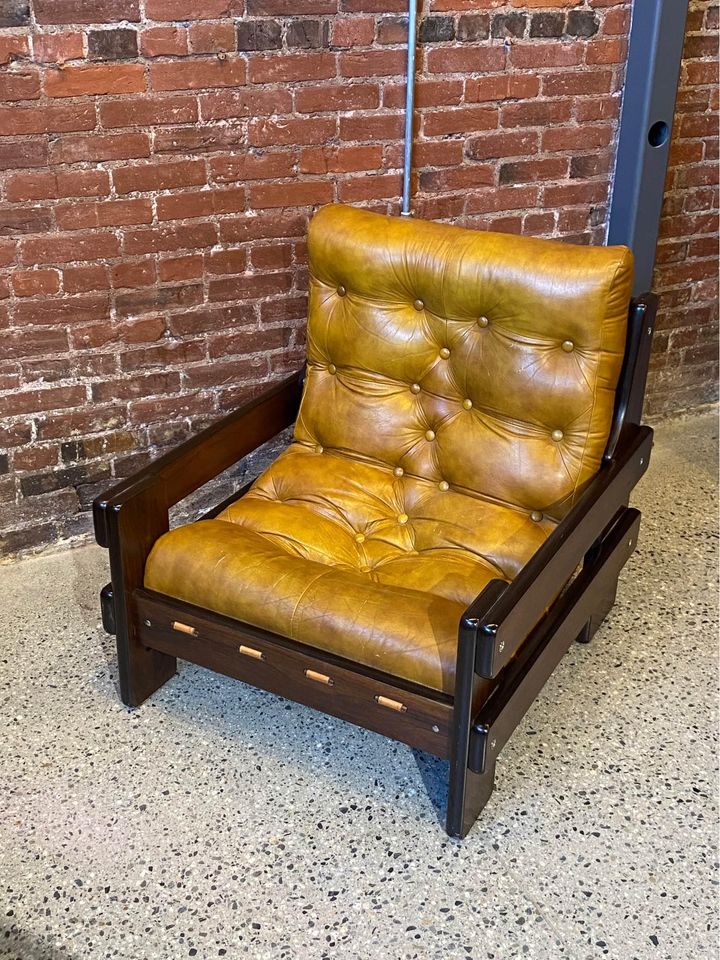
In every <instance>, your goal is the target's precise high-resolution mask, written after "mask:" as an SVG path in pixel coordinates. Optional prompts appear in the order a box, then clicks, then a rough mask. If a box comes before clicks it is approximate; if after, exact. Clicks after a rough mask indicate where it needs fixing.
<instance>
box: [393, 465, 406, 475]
mask: <svg viewBox="0 0 720 960" xmlns="http://www.w3.org/2000/svg"><path fill="white" fill-rule="evenodd" d="M393 473H394V474H395V476H396V477H402V475H403V474H404V473H405V471H404V470H403V468H402V467H395V469H394V470H393Z"/></svg>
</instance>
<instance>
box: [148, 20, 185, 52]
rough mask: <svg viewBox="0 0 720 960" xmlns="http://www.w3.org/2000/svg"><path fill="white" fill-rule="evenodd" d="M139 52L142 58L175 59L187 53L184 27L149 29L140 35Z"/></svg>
mask: <svg viewBox="0 0 720 960" xmlns="http://www.w3.org/2000/svg"><path fill="white" fill-rule="evenodd" d="M140 52H141V53H142V55H143V56H144V57H177V56H182V55H183V54H186V53H187V52H188V31H187V30H186V29H185V27H178V26H173V27H150V28H149V29H147V30H143V31H142V33H141V34H140Z"/></svg>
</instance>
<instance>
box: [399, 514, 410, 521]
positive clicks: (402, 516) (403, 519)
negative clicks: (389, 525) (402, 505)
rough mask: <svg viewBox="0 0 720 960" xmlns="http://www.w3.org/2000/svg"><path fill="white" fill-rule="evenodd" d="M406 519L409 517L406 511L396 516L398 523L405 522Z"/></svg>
mask: <svg viewBox="0 0 720 960" xmlns="http://www.w3.org/2000/svg"><path fill="white" fill-rule="evenodd" d="M408 519H409V518H408V515H407V514H406V513H401V514H400V516H399V517H398V523H407V522H408Z"/></svg>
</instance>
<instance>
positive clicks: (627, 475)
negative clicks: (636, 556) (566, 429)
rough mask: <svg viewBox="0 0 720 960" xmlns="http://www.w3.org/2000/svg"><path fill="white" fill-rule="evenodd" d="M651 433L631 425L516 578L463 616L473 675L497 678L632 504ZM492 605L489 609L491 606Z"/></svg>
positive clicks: (495, 587)
mask: <svg viewBox="0 0 720 960" xmlns="http://www.w3.org/2000/svg"><path fill="white" fill-rule="evenodd" d="M652 438H653V432H652V430H651V429H650V428H649V427H645V426H642V427H639V426H635V425H632V424H630V425H627V426H626V427H625V428H624V430H623V432H622V435H621V437H620V439H619V441H618V443H617V447H616V449H615V453H614V456H613V458H612V459H611V460H609V461H606V462H605V463H603V465H602V467H601V468H600V471H599V472H598V473H597V475H596V476H595V477H594V478H593V480H592V481H591V482H590V483H589V484H588V486H587V487H586V489H585V490H584V491H583V493H582V495H581V496H580V498H579V499H578V501H577V502H576V503H575V505H574V506H573V507H572V509H571V510H570V511H569V513H568V514H567V516H565V517H564V519H563V520H561V522H560V523H559V524H558V525H557V527H556V528H555V530H553V532H552V533H551V534H550V536H549V537H548V538H547V540H546V541H545V542H544V543H543V545H542V546H541V547H540V549H539V550H538V551H537V552H536V553H535V554H534V556H533V557H532V558H531V559H530V560H529V562H528V563H527V564H526V565H525V566H524V567H523V569H522V570H521V571H520V573H519V574H518V575H517V577H516V578H515V579H514V580H513V581H512V583H509V584H507V585H505V584H504V583H503V581H495V580H493V581H491V583H489V584H488V585H487V586H486V587H485V589H484V590H483V591H482V593H480V594H479V596H478V597H476V599H475V600H474V601H473V602H472V603H471V604H470V606H469V607H468V608H467V609H466V611H465V613H464V614H463V617H462V621H461V633H462V632H463V631H471V632H473V633H474V634H475V635H476V638H477V654H476V661H475V672H476V673H477V674H478V675H479V676H481V677H486V678H488V679H492V678H494V677H496V676H497V675H498V673H499V672H500V671H501V670H502V668H503V667H504V666H505V665H506V664H507V663H508V662H509V661H510V660H511V659H512V658H513V657H514V656H515V654H516V653H517V651H518V649H519V648H520V647H521V646H522V644H523V642H524V641H525V639H526V638H527V636H528V634H529V633H530V632H531V630H532V629H533V627H535V625H536V624H537V623H538V621H539V620H540V619H541V617H542V616H543V615H544V614H545V612H546V611H547V610H548V608H549V607H550V606H551V604H552V603H553V601H554V599H555V597H556V596H557V592H558V585H559V584H564V583H566V582H567V581H568V579H569V578H570V577H571V575H572V574H573V572H574V571H575V570H576V569H577V568H578V566H579V565H580V564H581V563H582V562H583V559H584V558H585V556H586V554H587V553H588V551H590V550H591V548H592V547H593V544H594V543H595V542H596V540H597V539H598V537H599V536H600V535H601V534H602V533H603V531H604V530H606V529H607V528H608V527H609V526H610V525H611V524H612V522H613V520H614V519H615V517H616V515H617V513H618V511H619V510H621V509H622V508H623V507H624V506H625V505H626V504H627V501H628V498H629V496H630V491H631V490H632V489H633V487H634V486H635V485H636V484H637V482H638V480H639V479H640V478H641V477H642V475H643V474H644V473H645V471H646V470H647V467H648V462H649V460H650V451H651V449H652ZM489 599H491V600H492V602H491V603H489V602H488V600H489Z"/></svg>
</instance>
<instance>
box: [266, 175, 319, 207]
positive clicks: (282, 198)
mask: <svg viewBox="0 0 720 960" xmlns="http://www.w3.org/2000/svg"><path fill="white" fill-rule="evenodd" d="M332 200H333V185H332V183H329V182H328V181H327V180H297V181H295V182H294V183H292V184H287V183H277V184H275V183H272V184H258V185H255V184H253V185H252V186H251V187H250V206H251V207H255V208H256V209H257V210H262V209H263V208H268V207H287V206H293V207H305V206H319V205H321V204H324V203H331V202H332Z"/></svg>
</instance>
